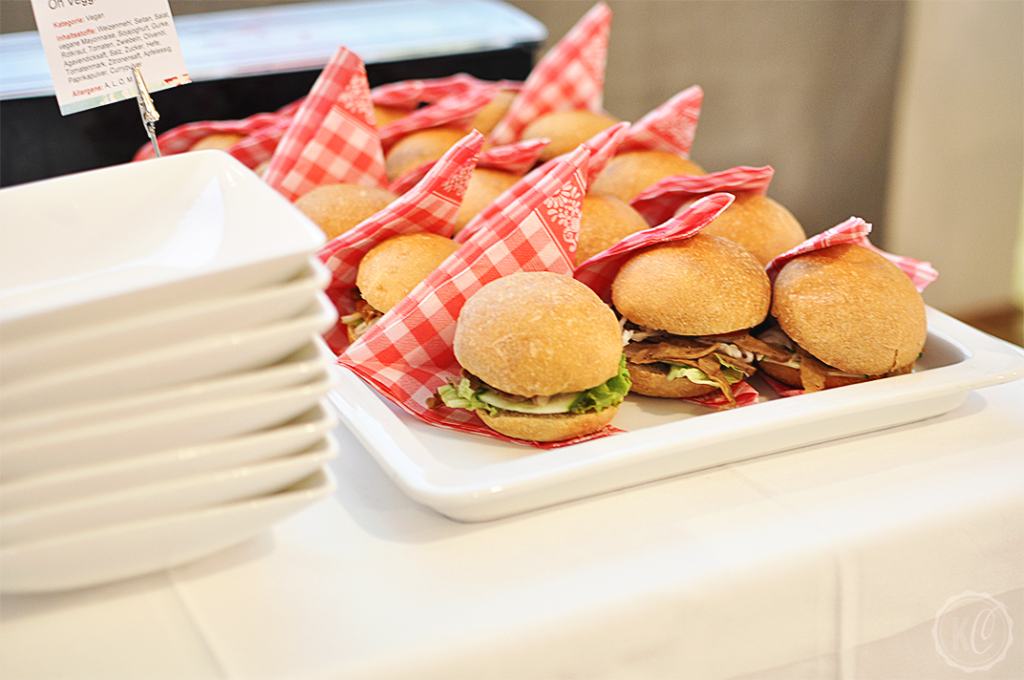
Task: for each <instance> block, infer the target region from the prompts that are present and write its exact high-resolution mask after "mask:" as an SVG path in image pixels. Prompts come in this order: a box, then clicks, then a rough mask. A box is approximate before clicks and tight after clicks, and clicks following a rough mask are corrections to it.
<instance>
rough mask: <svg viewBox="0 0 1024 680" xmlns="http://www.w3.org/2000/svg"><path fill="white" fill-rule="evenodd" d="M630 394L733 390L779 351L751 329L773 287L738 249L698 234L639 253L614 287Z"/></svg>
mask: <svg viewBox="0 0 1024 680" xmlns="http://www.w3.org/2000/svg"><path fill="white" fill-rule="evenodd" d="M611 297H612V303H613V306H614V307H615V310H616V311H617V312H618V314H619V315H620V317H621V323H622V331H623V344H624V347H623V352H624V354H625V356H626V360H627V364H626V365H627V368H628V370H629V376H630V380H631V381H632V383H633V387H632V391H633V392H635V393H637V394H643V395H647V396H651V397H670V398H691V397H699V396H702V395H705V394H711V393H713V392H716V391H721V392H722V394H723V395H724V396H725V398H726V399H727V400H728V401H729V402H730V403H735V398H734V396H733V385H735V384H736V383H738V382H740V381H742V380H744V379H746V378H748V377H750V376H751V375H753V374H754V373H755V372H756V370H757V360H758V359H759V358H760V357H761V356H763V355H764V354H765V353H766V352H767V353H771V354H778V353H779V352H778V350H776V349H774V348H772V347H771V346H769V345H767V343H765V342H762V341H761V340H758V339H757V338H755V337H754V336H753V335H752V334H751V329H753V328H754V327H756V326H758V325H759V324H761V323H762V322H763V321H764V320H765V319H766V317H767V316H768V310H769V307H770V304H771V283H770V282H769V280H768V276H767V274H765V271H764V268H763V267H762V266H761V264H760V263H759V262H758V261H757V259H756V258H755V257H754V256H753V255H751V254H750V253H749V252H747V251H746V250H744V249H743V248H742V247H741V246H739V245H737V244H735V243H733V242H732V241H729V240H728V239H724V238H721V237H720V236H709V235H707V234H704V233H703V232H701V233H698V234H696V235H694V236H691V237H689V238H687V239H682V240H676V241H669V242H665V243H659V244H657V245H653V246H649V247H647V248H644V249H641V250H638V251H637V252H636V253H634V254H633V255H631V256H630V257H629V258H628V259H627V260H626V261H625V262H624V263H623V264H622V266H621V267H620V269H619V272H618V273H617V274H616V276H615V278H614V279H613V281H612V288H611Z"/></svg>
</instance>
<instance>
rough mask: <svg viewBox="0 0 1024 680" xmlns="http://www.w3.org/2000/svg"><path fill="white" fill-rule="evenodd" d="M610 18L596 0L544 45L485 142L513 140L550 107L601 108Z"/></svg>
mask: <svg viewBox="0 0 1024 680" xmlns="http://www.w3.org/2000/svg"><path fill="white" fill-rule="evenodd" d="M611 21H612V11H611V9H610V8H609V7H608V5H607V4H605V3H604V2H599V3H597V4H596V5H594V7H592V8H591V9H590V11H588V12H587V13H586V14H585V15H584V16H583V18H581V19H580V20H579V22H577V23H576V25H575V26H573V28H571V29H570V30H569V32H568V33H566V34H565V36H563V37H562V39H561V40H559V41H558V43H556V44H555V45H554V46H553V47H552V48H551V49H550V50H548V52H547V54H545V55H544V56H543V57H542V58H541V60H540V61H539V62H537V65H536V66H534V68H533V70H532V71H530V75H529V76H527V78H526V80H525V82H524V83H523V88H522V89H521V90H520V91H519V94H518V95H517V96H516V98H515V99H514V100H513V101H512V105H511V106H510V107H509V110H508V112H507V113H506V114H505V116H504V117H503V118H502V119H501V121H499V122H498V124H497V125H496V126H495V128H494V130H492V131H491V134H490V136H489V138H488V139H489V141H490V142H491V144H493V145H494V146H501V145H504V144H511V143H512V142H515V141H517V140H518V139H519V137H520V135H521V134H522V132H523V128H525V127H526V126H527V125H529V124H530V123H531V122H532V121H533V120H534V119H536V118H538V117H539V116H542V115H544V114H545V113H550V112H551V111H561V110H572V109H586V110H588V111H593V112H594V113H600V112H601V111H602V106H603V103H604V76H605V67H606V66H607V62H608V36H609V33H610V32H611Z"/></svg>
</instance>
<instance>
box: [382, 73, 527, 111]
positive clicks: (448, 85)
mask: <svg viewBox="0 0 1024 680" xmlns="http://www.w3.org/2000/svg"><path fill="white" fill-rule="evenodd" d="M522 85H523V84H522V83H520V82H517V81H514V80H499V81H490V80H480V79H479V78H476V77H474V76H471V75H469V74H468V73H456V74H455V75H451V76H444V77H443V78H427V79H412V80H403V81H400V82H397V83H387V84H385V85H378V86H377V87H375V88H373V89H372V90H371V91H370V97H371V99H372V100H373V103H374V104H376V105H378V106H388V107H391V108H395V109H406V110H408V111H413V110H415V109H417V108H419V106H420V105H421V104H433V103H435V102H437V101H440V100H442V99H446V98H448V97H452V96H458V95H460V94H465V93H467V92H471V91H473V90H476V89H481V88H483V89H488V88H495V89H497V90H518V89H520V88H521V87H522Z"/></svg>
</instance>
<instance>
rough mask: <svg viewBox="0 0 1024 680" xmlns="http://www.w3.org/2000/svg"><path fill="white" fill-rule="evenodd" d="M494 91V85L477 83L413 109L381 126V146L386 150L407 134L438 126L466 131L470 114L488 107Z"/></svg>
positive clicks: (470, 117)
mask: <svg viewBox="0 0 1024 680" xmlns="http://www.w3.org/2000/svg"><path fill="white" fill-rule="evenodd" d="M496 94H498V88H497V86H495V85H480V86H478V87H474V88H471V89H469V90H460V91H458V92H457V93H455V94H452V95H449V96H447V97H444V98H443V99H440V100H438V101H437V102H434V103H433V104H428V105H427V106H424V107H423V108H419V109H416V110H415V111H413V112H412V113H410V114H409V115H407V116H403V117H402V118H399V119H398V120H396V121H394V122H393V123H388V124H387V125H385V126H384V127H382V128H381V129H380V142H381V145H382V146H383V147H384V149H385V150H387V149H389V148H391V146H392V145H393V144H394V143H395V142H397V141H398V140H399V139H401V138H402V137H405V136H406V135H408V134H411V133H413V132H416V131H418V130H426V129H427V128H432V127H438V126H440V125H447V126H453V127H461V128H464V129H465V130H466V132H469V125H470V122H471V121H472V120H473V117H474V116H475V115H476V114H477V113H479V112H480V109H482V108H484V107H485V106H487V104H488V103H489V102H490V101H491V100H492V99H494V97H495V95H496Z"/></svg>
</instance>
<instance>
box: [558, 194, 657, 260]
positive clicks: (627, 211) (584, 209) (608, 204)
mask: <svg viewBox="0 0 1024 680" xmlns="http://www.w3.org/2000/svg"><path fill="white" fill-rule="evenodd" d="M649 227H650V225H649V224H647V221H646V220H644V218H643V215H641V214H640V213H638V212H637V211H636V209H635V208H633V206H631V205H630V204H629V203H626V202H625V201H620V200H619V199H617V198H615V197H614V196H605V195H604V194H587V195H586V196H584V197H583V203H582V205H581V206H580V232H579V242H578V243H577V244H576V266H577V267H578V266H580V265H581V264H583V263H584V262H586V261H587V260H589V259H590V258H592V257H593V256H594V255H597V254H598V253H600V252H601V251H603V250H607V249H608V248H611V247H612V246H613V245H615V244H616V243H618V242H619V241H621V240H622V239H624V238H626V237H627V236H629V235H630V234H633V233H636V232H638V231H643V230H644V229H647V228H649Z"/></svg>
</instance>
